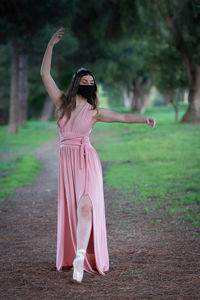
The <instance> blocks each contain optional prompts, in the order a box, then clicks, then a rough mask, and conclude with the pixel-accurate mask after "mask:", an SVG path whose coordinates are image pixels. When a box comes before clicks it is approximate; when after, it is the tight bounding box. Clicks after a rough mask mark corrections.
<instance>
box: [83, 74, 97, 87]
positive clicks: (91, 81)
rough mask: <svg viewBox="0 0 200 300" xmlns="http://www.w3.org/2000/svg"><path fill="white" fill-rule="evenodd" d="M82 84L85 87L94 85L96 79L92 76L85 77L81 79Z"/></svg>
mask: <svg viewBox="0 0 200 300" xmlns="http://www.w3.org/2000/svg"><path fill="white" fill-rule="evenodd" d="M80 84H85V85H93V84H94V78H93V77H92V76H91V75H85V76H82V77H81V80H80Z"/></svg>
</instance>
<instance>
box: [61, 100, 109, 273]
mask: <svg viewBox="0 0 200 300" xmlns="http://www.w3.org/2000/svg"><path fill="white" fill-rule="evenodd" d="M91 109H92V106H91V105H90V104H89V103H88V102H87V103H86V104H85V105H84V106H83V108H82V109H81V111H80V112H79V114H78V115H77V116H76V118H75V120H74V122H73V124H71V118H70V120H69V121H68V123H67V124H66V125H65V126H64V122H65V121H66V117H65V116H64V117H63V118H62V119H61V120H60V122H59V124H60V128H59V127H58V131H59V136H60V150H59V171H58V215H57V253H56V268H57V270H58V271H62V267H63V266H72V263H73V260H74V258H75V256H76V247H77V235H76V234H77V233H76V231H77V222H78V219H77V207H78V203H79V201H80V199H81V196H82V195H84V194H88V195H89V197H90V199H91V202H92V232H91V236H90V239H89V244H88V248H87V253H86V259H85V264H84V270H85V271H86V272H89V273H99V274H101V275H105V273H104V272H106V271H108V270H109V255H108V247H107V233H106V219H105V205H104V193H103V176H102V167H101V162H100V159H99V157H98V154H97V152H96V150H95V148H94V147H93V146H92V145H91V143H90V140H89V135H90V133H91V131H92V128H91V125H90V124H91V118H92V111H91Z"/></svg>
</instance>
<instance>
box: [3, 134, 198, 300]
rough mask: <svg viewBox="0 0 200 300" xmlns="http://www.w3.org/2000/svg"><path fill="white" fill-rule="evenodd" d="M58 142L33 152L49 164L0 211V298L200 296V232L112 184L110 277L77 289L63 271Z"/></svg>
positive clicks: (87, 277) (108, 199) (89, 279)
mask: <svg viewBox="0 0 200 300" xmlns="http://www.w3.org/2000/svg"><path fill="white" fill-rule="evenodd" d="M96 138H97V137H95V139H96ZM91 140H93V139H92V138H91ZM58 145H59V143H58V136H57V134H56V135H55V139H54V140H52V141H50V142H47V143H46V144H45V145H44V146H43V147H41V148H40V149H38V150H37V151H34V152H33V153H34V154H35V156H36V157H37V158H38V159H40V160H41V161H42V162H43V164H44V166H43V169H42V171H41V173H40V175H39V176H37V177H36V179H35V180H34V182H33V183H32V184H30V185H28V186H26V187H22V188H19V189H17V190H16V191H15V193H14V194H13V196H12V197H8V199H7V200H6V201H4V203H3V204H2V205H1V207H0V215H1V219H0V229H1V245H0V250H1V260H0V266H1V278H0V286H1V290H0V298H1V299H2V300H4V299H5V300H10V299H20V300H23V299H26V300H28V299H31V300H35V299H41V300H46V299H56V300H57V299H58V300H63V299H81V300H82V299H84V300H85V299H99V300H100V299H153V300H154V299H173V300H174V299H180V300H182V299H188V300H191V299H200V296H199V295H200V237H199V235H198V232H197V230H195V229H193V228H190V227H187V225H175V224H174V225H173V222H171V221H172V220H171V219H170V218H166V217H162V216H160V215H159V213H158V212H156V211H155V212H153V213H151V214H148V213H145V212H144V210H142V207H141V206H139V205H138V204H135V203H130V202H129V201H128V200H127V199H124V196H123V195H121V194H119V193H116V192H115V191H114V190H112V189H111V188H109V187H108V186H106V185H105V183H104V192H105V204H106V221H107V235H108V247H109V256H110V270H109V272H107V274H106V276H101V275H93V274H88V273H86V272H85V273H84V279H83V282H82V284H80V285H78V284H76V283H73V282H72V280H71V278H72V270H66V271H65V272H57V271H56V268H55V259H56V230H57V228H56V226H57V179H58V178H57V172H58V149H59V148H58ZM106 169H107V164H106V163H103V170H104V173H105V172H106ZM122 203H123V204H122Z"/></svg>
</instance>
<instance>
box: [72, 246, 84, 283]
mask: <svg viewBox="0 0 200 300" xmlns="http://www.w3.org/2000/svg"><path fill="white" fill-rule="evenodd" d="M85 253H86V250H85V249H78V250H77V252H76V258H75V259H74V261H73V267H74V272H73V280H76V281H77V282H81V281H82V279H83V272H84V259H85ZM80 260H82V261H83V269H82V271H81V272H79V271H78V270H77V267H76V262H77V261H80Z"/></svg>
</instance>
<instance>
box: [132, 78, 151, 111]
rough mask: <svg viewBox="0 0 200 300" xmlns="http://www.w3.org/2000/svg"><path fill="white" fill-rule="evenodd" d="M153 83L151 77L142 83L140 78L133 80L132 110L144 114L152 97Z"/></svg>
mask: <svg viewBox="0 0 200 300" xmlns="http://www.w3.org/2000/svg"><path fill="white" fill-rule="evenodd" d="M151 85H152V78H151V77H149V78H148V80H147V82H146V83H141V81H140V79H139V78H135V79H134V80H133V98H132V111H136V112H139V113H142V114H144V113H145V109H146V104H147V102H148V101H149V97H150V87H151Z"/></svg>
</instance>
